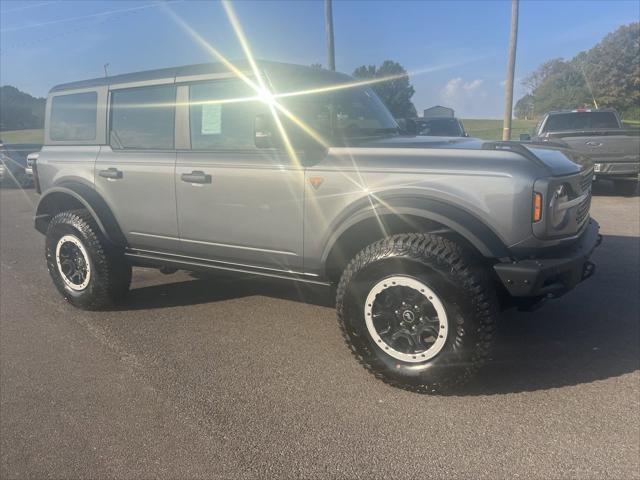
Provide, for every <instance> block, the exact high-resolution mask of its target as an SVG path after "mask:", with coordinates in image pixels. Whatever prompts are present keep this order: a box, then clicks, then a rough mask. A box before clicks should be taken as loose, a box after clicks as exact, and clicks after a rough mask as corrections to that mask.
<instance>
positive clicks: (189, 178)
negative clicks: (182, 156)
mask: <svg viewBox="0 0 640 480" xmlns="http://www.w3.org/2000/svg"><path fill="white" fill-rule="evenodd" d="M180 179H181V180H182V181H183V182H187V183H211V175H209V174H206V173H204V172H202V171H200V170H195V171H193V172H191V173H183V174H182V175H180Z"/></svg>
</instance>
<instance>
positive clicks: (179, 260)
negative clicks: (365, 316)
mask: <svg viewBox="0 0 640 480" xmlns="http://www.w3.org/2000/svg"><path fill="white" fill-rule="evenodd" d="M124 255H125V257H126V258H127V259H129V261H130V262H131V263H132V264H133V265H136V266H140V267H153V268H160V267H163V266H169V265H170V266H171V267H174V268H176V269H180V270H200V271H202V270H205V271H206V270H222V271H226V272H232V273H242V274H248V275H258V276H261V277H269V278H277V279H281V280H293V281H295V282H302V283H309V284H313V285H322V286H325V287H328V286H330V285H331V283H329V282H323V281H320V280H313V279H310V278H304V277H303V276H302V274H300V273H297V272H286V271H282V270H271V269H265V270H270V271H268V272H267V271H259V270H257V269H254V268H253V267H250V266H247V265H236V264H233V263H226V262H225V263H222V262H219V261H215V260H207V259H203V258H192V257H187V256H181V255H174V254H171V253H161V252H152V251H148V250H127V251H125V253H124ZM256 268H261V267H256Z"/></svg>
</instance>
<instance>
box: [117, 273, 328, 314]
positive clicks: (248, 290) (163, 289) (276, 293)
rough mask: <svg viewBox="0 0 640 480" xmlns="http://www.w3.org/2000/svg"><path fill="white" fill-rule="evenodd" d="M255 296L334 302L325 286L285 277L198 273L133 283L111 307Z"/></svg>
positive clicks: (165, 305)
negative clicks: (139, 284) (151, 282)
mask: <svg viewBox="0 0 640 480" xmlns="http://www.w3.org/2000/svg"><path fill="white" fill-rule="evenodd" d="M167 279H171V277H167ZM256 295H261V296H267V297H276V298H281V299H284V300H293V301H297V302H303V303H310V304H313V305H319V306H324V307H333V305H334V302H333V299H334V296H333V289H331V288H329V287H323V286H315V285H306V284H298V283H295V282H290V281H285V280H263V279H258V278H255V277H246V276H235V275H220V276H215V277H214V276H211V277H206V276H200V275H198V276H197V277H192V278H191V279H186V280H181V281H177V282H172V283H162V284H158V285H151V286H143V287H138V288H136V286H135V284H134V286H133V288H132V290H131V291H130V292H129V295H128V297H127V300H126V301H125V303H124V304H122V305H118V306H116V307H114V310H122V311H128V310H146V309H154V308H170V307H177V306H187V305H196V304H201V303H213V302H221V301H225V300H232V299H236V298H243V297H251V296H256ZM212 308H213V307H212Z"/></svg>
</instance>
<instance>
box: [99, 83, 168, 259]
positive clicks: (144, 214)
mask: <svg viewBox="0 0 640 480" xmlns="http://www.w3.org/2000/svg"><path fill="white" fill-rule="evenodd" d="M171 81H172V82H173V79H171ZM175 98H176V87H175V85H173V83H171V84H167V85H154V86H146V87H137V88H121V89H114V90H112V91H111V92H110V119H109V135H108V142H109V145H105V146H102V147H101V149H100V153H99V154H98V159H97V161H96V164H95V185H96V189H97V190H98V192H99V193H100V194H101V195H102V197H103V198H104V199H105V201H106V202H107V204H108V205H109V206H110V207H111V210H112V212H113V214H114V215H115V217H116V219H117V221H118V224H119V225H120V228H121V229H122V232H123V233H124V235H125V236H126V238H127V241H128V243H129V245H130V246H131V247H134V248H142V249H149V250H173V249H175V248H177V247H178V244H179V238H178V236H179V235H178V226H177V215H176V197H175V185H174V174H175V162H176V152H175V146H174V138H175V123H174V119H175Z"/></svg>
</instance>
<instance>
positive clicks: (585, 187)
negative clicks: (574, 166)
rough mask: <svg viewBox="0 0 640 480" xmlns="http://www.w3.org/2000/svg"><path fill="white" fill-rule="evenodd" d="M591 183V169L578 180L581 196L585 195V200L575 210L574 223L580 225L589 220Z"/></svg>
mask: <svg viewBox="0 0 640 480" xmlns="http://www.w3.org/2000/svg"><path fill="white" fill-rule="evenodd" d="M592 182H593V169H590V170H587V171H586V172H585V173H583V174H582V178H581V179H580V189H581V194H584V193H587V196H586V198H585V199H584V200H583V201H582V203H580V205H578V209H577V210H576V222H577V223H578V225H582V224H583V223H584V222H585V220H586V219H587V218H589V208H590V207H591V183H592Z"/></svg>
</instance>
